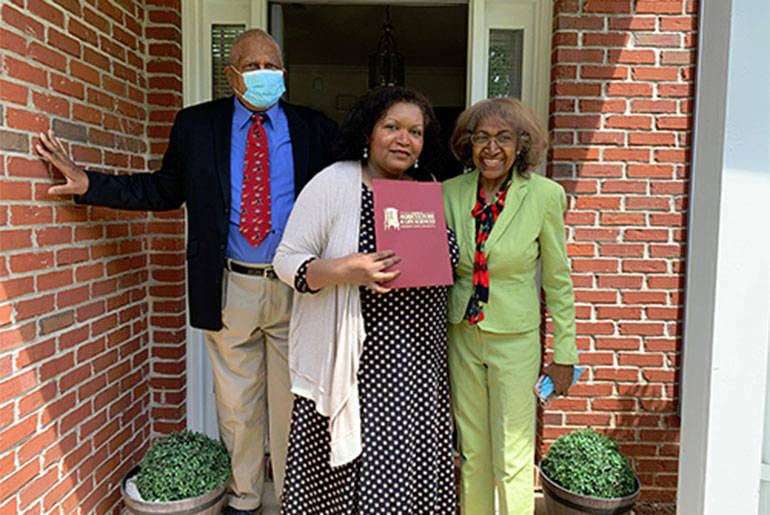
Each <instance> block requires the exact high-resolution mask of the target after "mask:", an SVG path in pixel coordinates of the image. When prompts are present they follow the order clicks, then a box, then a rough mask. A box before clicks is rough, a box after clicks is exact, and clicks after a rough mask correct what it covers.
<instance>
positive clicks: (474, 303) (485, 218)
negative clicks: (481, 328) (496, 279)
mask: <svg viewBox="0 0 770 515" xmlns="http://www.w3.org/2000/svg"><path fill="white" fill-rule="evenodd" d="M512 176H513V171H511V173H509V174H508V178H507V179H505V182H504V183H503V184H502V185H501V186H500V189H498V190H497V194H496V195H495V200H494V202H492V203H490V204H485V199H484V188H482V186H481V174H479V182H478V186H477V194H476V205H475V206H473V210H472V211H471V214H472V215H473V217H474V218H475V219H476V254H475V255H474V257H473V295H471V300H470V301H469V302H468V309H466V311H465V318H467V319H468V321H469V323H470V325H473V324H477V323H479V322H481V321H482V320H484V304H488V303H489V270H488V269H487V258H486V255H485V254H484V243H486V241H487V238H489V233H491V232H492V227H493V226H494V225H495V222H496V221H497V217H498V216H500V213H502V211H503V208H504V207H505V197H506V195H508V189H509V188H510V187H511V177H512Z"/></svg>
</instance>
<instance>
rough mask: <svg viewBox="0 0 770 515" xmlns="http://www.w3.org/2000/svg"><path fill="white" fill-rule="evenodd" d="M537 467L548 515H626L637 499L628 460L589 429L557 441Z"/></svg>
mask: <svg viewBox="0 0 770 515" xmlns="http://www.w3.org/2000/svg"><path fill="white" fill-rule="evenodd" d="M539 468H540V478H541V480H542V485H543V495H544V497H545V505H546V511H547V512H548V514H549V515H572V514H576V515H577V514H582V513H603V514H610V513H612V514H621V513H628V512H630V511H631V509H632V508H633V507H634V504H636V499H637V497H638V496H639V489H640V484H639V479H638V478H637V477H636V475H635V474H634V470H633V468H631V464H630V463H629V460H628V458H627V457H626V456H624V455H623V454H622V453H621V452H620V450H619V448H618V445H617V444H616V443H615V442H614V441H613V440H612V439H611V438H610V437H608V436H606V435H603V434H600V433H597V432H596V431H594V430H593V429H584V430H577V431H573V432H572V433H569V434H566V435H562V436H560V437H559V438H557V439H556V441H555V442H554V443H553V445H551V447H550V449H548V452H547V453H546V455H545V457H544V458H543V460H542V461H541V462H540V465H539Z"/></svg>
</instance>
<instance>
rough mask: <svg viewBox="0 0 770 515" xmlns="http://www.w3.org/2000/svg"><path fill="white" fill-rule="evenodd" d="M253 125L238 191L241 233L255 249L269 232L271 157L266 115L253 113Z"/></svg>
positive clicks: (250, 128)
mask: <svg viewBox="0 0 770 515" xmlns="http://www.w3.org/2000/svg"><path fill="white" fill-rule="evenodd" d="M251 119H252V120H254V122H253V123H252V124H251V127H249V135H248V137H247V138H246V156H245V157H244V160H243V187H242V188H241V223H240V227H239V228H240V231H241V234H243V236H244V238H246V240H247V241H248V242H249V243H250V244H251V246H252V247H256V246H257V245H259V244H260V243H262V240H264V239H265V237H266V236H267V235H268V234H269V233H270V229H271V222H270V158H269V156H268V153H267V134H266V133H265V128H264V127H263V126H262V121H263V120H264V119H267V117H266V116H265V115H260V114H252V115H251Z"/></svg>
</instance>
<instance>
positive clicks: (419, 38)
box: [269, 2, 468, 179]
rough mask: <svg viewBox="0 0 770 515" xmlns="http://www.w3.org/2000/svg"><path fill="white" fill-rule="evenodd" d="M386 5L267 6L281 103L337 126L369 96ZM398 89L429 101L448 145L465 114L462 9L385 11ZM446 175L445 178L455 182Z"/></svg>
mask: <svg viewBox="0 0 770 515" xmlns="http://www.w3.org/2000/svg"><path fill="white" fill-rule="evenodd" d="M385 8H386V5H385V4H384V3H383V4H371V3H367V4H366V5H361V4H354V3H350V4H345V5H340V4H339V3H335V4H334V5H329V4H320V3H317V2H314V3H291V4H287V3H282V2H273V3H271V4H270V8H269V13H270V21H269V24H270V28H271V33H272V34H273V35H276V36H277V37H278V39H279V41H280V43H281V45H282V47H283V50H284V54H285V66H286V69H287V70H288V72H289V73H288V81H287V82H288V83H287V99H288V101H289V102H291V103H295V104H301V105H306V106H308V107H312V108H314V109H317V110H319V111H321V112H323V113H325V114H326V115H327V116H329V117H330V118H332V119H333V120H336V121H337V123H342V121H343V120H344V118H345V115H346V114H347V112H348V110H349V109H350V107H351V105H352V103H353V102H354V101H355V100H356V99H357V98H358V97H359V96H360V95H362V94H363V93H365V92H366V91H367V89H368V76H369V75H368V74H369V71H368V60H369V55H370V54H372V53H374V52H375V51H376V50H377V44H378V41H379V39H380V36H381V35H382V33H383V30H382V26H383V23H384V22H385V17H386V11H385ZM390 18H391V21H392V24H393V27H394V35H395V38H396V41H397V44H398V51H399V53H400V54H402V55H403V56H404V85H405V86H408V87H410V88H414V89H416V90H418V91H420V92H421V93H423V94H424V95H426V96H427V97H428V99H430V101H431V103H432V104H433V106H434V109H435V112H436V116H437V118H438V119H439V122H440V123H441V126H442V133H443V135H444V139H445V141H448V139H449V134H450V133H451V131H452V128H453V126H454V122H455V120H456V119H457V116H458V115H459V114H460V112H461V111H462V110H463V109H464V107H465V101H466V77H467V54H468V50H467V48H468V9H467V6H466V5H462V4H459V5H458V4H454V5H452V4H450V5H447V4H443V5H442V4H439V3H437V5H435V6H433V5H431V6H425V5H424V4H422V5H405V4H399V5H394V6H391V8H390ZM450 166H455V167H456V168H457V169H452V170H449V169H448V170H447V173H446V176H445V177H440V178H439V179H444V178H446V177H449V176H452V175H456V174H457V173H459V172H460V171H461V170H460V168H459V165H455V163H451V165H450Z"/></svg>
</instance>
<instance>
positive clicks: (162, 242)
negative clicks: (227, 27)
mask: <svg viewBox="0 0 770 515" xmlns="http://www.w3.org/2000/svg"><path fill="white" fill-rule="evenodd" d="M179 13H180V8H179V1H178V0H177V1H171V2H164V1H158V0H145V1H140V2H136V1H130V0H92V1H78V0H55V1H53V0H11V1H7V2H3V4H2V7H1V8H0V68H1V69H2V73H0V76H2V78H0V101H1V102H2V106H0V152H2V157H1V158H0V250H1V251H2V254H1V255H0V514H3V515H5V514H12V513H13V514H15V513H42V512H44V513H48V512H50V511H52V510H54V511H59V510H60V511H62V512H65V513H68V512H70V511H71V510H73V509H75V508H76V507H79V508H80V509H81V510H82V511H83V512H96V513H108V512H116V511H117V503H118V489H117V485H118V482H119V480H120V478H121V477H122V475H123V474H124V473H125V471H126V470H127V469H128V468H129V467H130V466H133V465H134V464H135V463H136V461H137V460H138V458H139V457H140V456H141V453H142V452H143V449H144V448H145V447H146V445H147V443H148V441H149V439H150V437H151V436H152V435H153V434H154V433H156V432H159V431H166V430H168V429H171V428H173V427H178V426H179V425H180V424H181V423H183V420H184V412H183V398H184V369H183V364H184V347H183V343H182V341H183V336H184V334H183V331H184V297H183V287H184V284H183V274H184V256H183V253H182V252H181V249H182V248H183V238H184V227H183V221H182V217H181V213H180V212H174V213H166V214H156V215H150V214H147V213H143V212H138V213H136V212H126V211H114V210H109V209H102V208H94V207H84V206H75V205H73V204H72V203H71V202H70V201H68V200H66V199H59V198H53V197H51V196H49V195H48V194H47V193H46V190H47V188H48V186H49V185H50V184H51V182H52V180H51V179H52V178H56V177H58V174H55V173H53V172H52V171H51V169H50V168H49V167H48V166H46V165H45V164H43V163H42V162H41V161H40V160H39V159H38V158H37V157H36V156H35V155H34V151H33V146H34V144H35V140H36V137H35V135H36V133H37V132H38V131H43V130H48V129H53V130H54V132H55V133H56V134H57V135H58V136H59V137H61V138H62V139H63V140H64V142H65V144H66V145H67V147H68V148H69V150H70V152H71V155H72V156H73V157H74V159H75V160H76V161H77V162H78V163H79V164H81V165H83V166H86V167H88V168H90V169H94V170H99V171H104V172H108V173H129V172H142V171H145V170H147V169H148V166H150V164H151V163H153V162H154V161H155V160H156V159H157V157H158V156H159V154H161V153H162V151H163V150H164V148H163V146H164V136H165V134H166V133H167V131H168V128H169V122H170V120H171V117H172V115H173V112H174V111H175V109H176V108H178V107H179V106H180V105H181V95H180V92H181V83H180V77H181V55H180V53H181V50H180V49H181V46H180V14H179ZM151 420H152V422H151Z"/></svg>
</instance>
